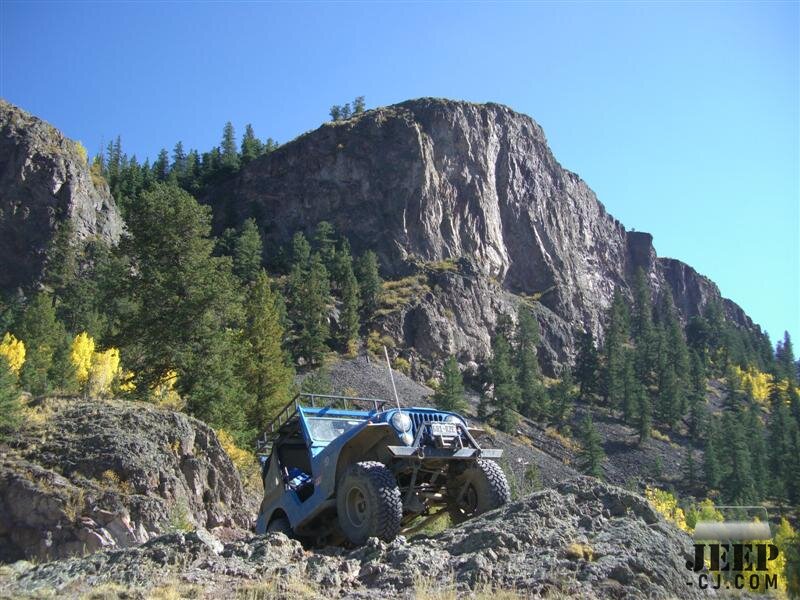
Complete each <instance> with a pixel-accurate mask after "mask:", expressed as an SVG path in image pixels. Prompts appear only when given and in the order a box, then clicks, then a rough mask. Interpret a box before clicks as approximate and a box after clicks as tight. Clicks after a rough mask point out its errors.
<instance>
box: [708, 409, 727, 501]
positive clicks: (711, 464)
mask: <svg viewBox="0 0 800 600" xmlns="http://www.w3.org/2000/svg"><path fill="white" fill-rule="evenodd" d="M708 428H709V430H708V432H707V433H706V446H705V453H704V455H703V471H704V472H705V476H706V487H707V488H708V489H710V490H716V489H719V484H720V482H721V481H722V478H723V470H722V465H721V464H720V452H721V448H722V446H721V444H720V434H719V424H718V422H717V419H716V418H714V419H713V420H712V421H711V422H710V424H709V426H708Z"/></svg>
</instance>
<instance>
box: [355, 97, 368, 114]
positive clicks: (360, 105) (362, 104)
mask: <svg viewBox="0 0 800 600" xmlns="http://www.w3.org/2000/svg"><path fill="white" fill-rule="evenodd" d="M366 106H367V103H366V101H365V100H364V96H356V99H355V100H353V114H354V115H360V114H361V113H363V112H364V110H365V109H366Z"/></svg>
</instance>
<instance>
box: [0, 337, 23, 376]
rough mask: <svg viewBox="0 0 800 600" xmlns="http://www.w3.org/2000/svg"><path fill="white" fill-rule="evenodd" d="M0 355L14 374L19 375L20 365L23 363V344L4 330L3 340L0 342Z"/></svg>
mask: <svg viewBox="0 0 800 600" xmlns="http://www.w3.org/2000/svg"><path fill="white" fill-rule="evenodd" d="M0 355H1V356H4V357H5V358H6V360H7V361H8V366H9V367H11V370H12V371H13V372H14V375H19V372H20V369H22V365H24V364H25V344H24V343H22V341H21V340H18V339H17V338H15V337H14V336H13V335H12V334H11V333H8V332H6V334H5V335H4V336H3V341H2V342H0Z"/></svg>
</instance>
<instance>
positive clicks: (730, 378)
mask: <svg viewBox="0 0 800 600" xmlns="http://www.w3.org/2000/svg"><path fill="white" fill-rule="evenodd" d="M741 383H742V382H741V380H740V378H739V375H738V374H737V372H736V369H735V367H734V365H732V364H730V363H729V364H728V365H727V367H726V368H725V391H726V393H727V395H726V397H725V405H726V407H727V408H728V409H729V410H731V411H738V410H741V409H742V408H743V407H744V405H745V398H746V397H745V393H744V390H743V389H742V385H741Z"/></svg>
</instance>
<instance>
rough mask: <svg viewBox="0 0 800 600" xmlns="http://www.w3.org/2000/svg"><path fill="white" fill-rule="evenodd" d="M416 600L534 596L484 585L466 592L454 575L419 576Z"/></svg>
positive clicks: (522, 599)
mask: <svg viewBox="0 0 800 600" xmlns="http://www.w3.org/2000/svg"><path fill="white" fill-rule="evenodd" d="M413 597H414V600H459V599H461V598H469V599H471V600H525V599H528V598H533V595H532V594H530V593H526V592H523V591H519V590H517V589H515V588H502V587H498V586H494V585H491V584H489V583H484V584H481V585H478V586H477V587H476V588H475V589H473V590H469V591H464V590H459V589H458V586H456V583H455V578H454V576H453V575H450V576H449V577H445V578H441V577H427V576H424V575H418V576H417V577H416V578H415V579H414V596H413Z"/></svg>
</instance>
